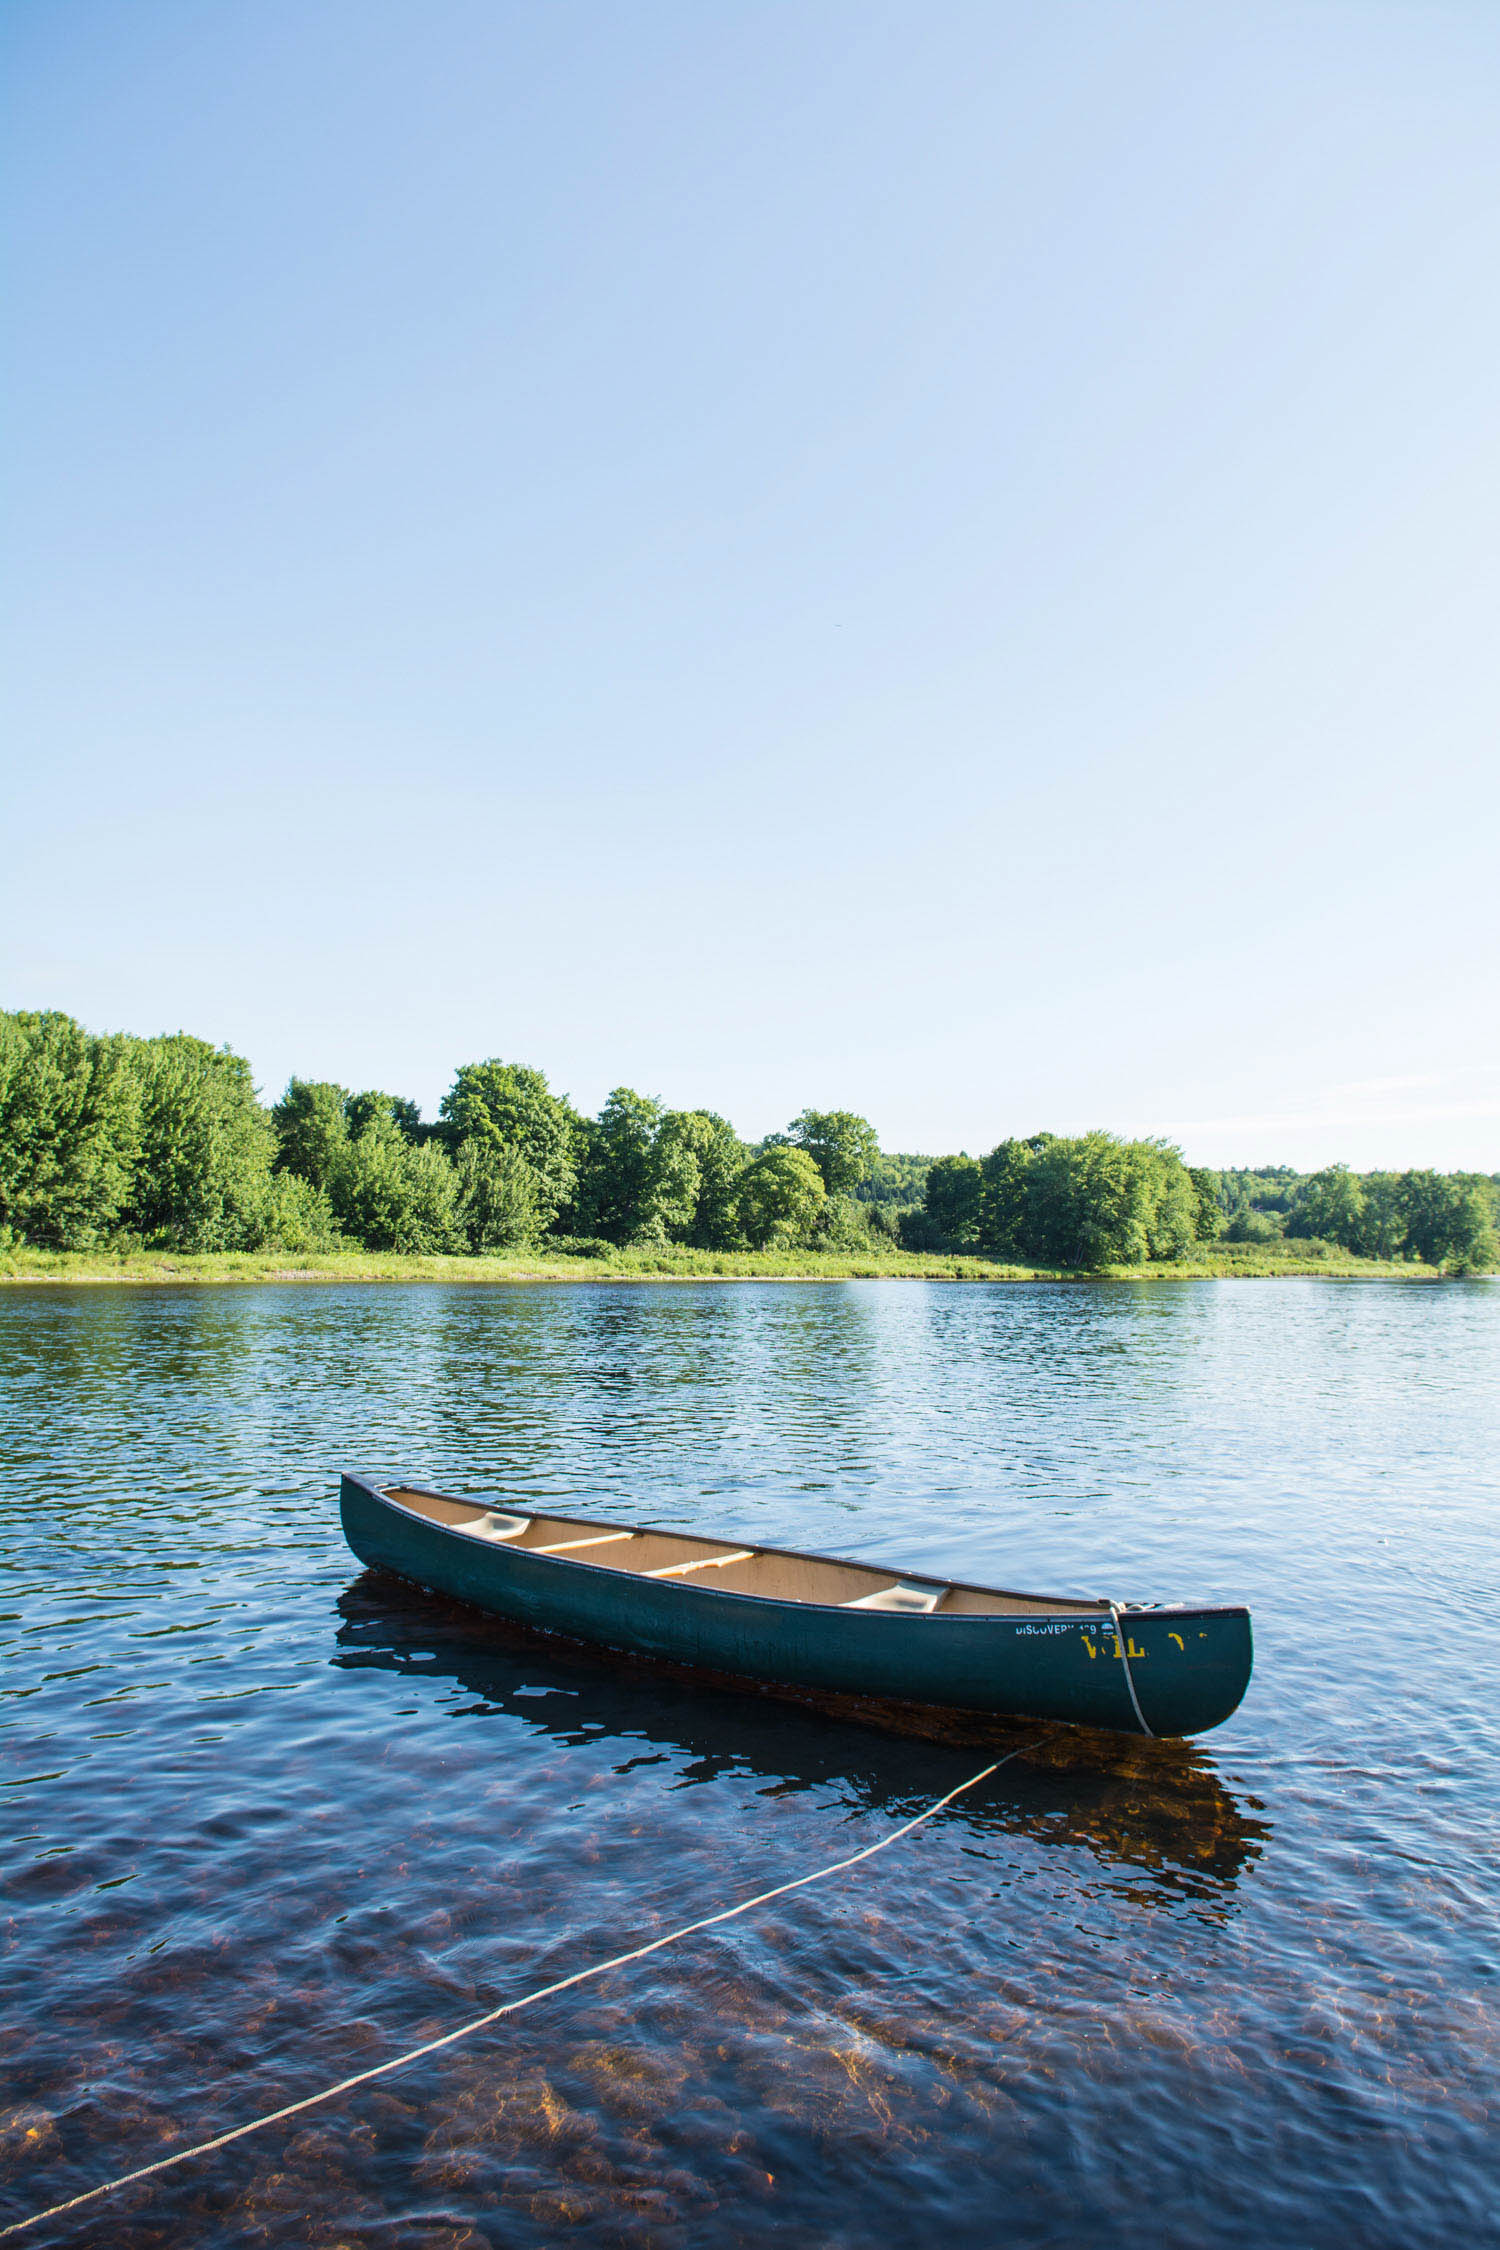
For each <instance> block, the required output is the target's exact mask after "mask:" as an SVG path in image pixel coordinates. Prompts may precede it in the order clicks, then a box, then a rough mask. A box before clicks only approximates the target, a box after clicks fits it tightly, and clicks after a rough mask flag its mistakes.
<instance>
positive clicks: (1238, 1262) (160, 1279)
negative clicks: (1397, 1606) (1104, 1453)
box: [0, 1242, 1439, 1284]
mask: <svg viewBox="0 0 1500 2250" xmlns="http://www.w3.org/2000/svg"><path fill="white" fill-rule="evenodd" d="M1319 1248H1320V1250H1321V1251H1322V1254H1321V1255H1309V1254H1308V1252H1309V1246H1308V1245H1305V1244H1299V1243H1296V1242H1277V1243H1215V1244H1213V1245H1212V1246H1211V1247H1209V1246H1205V1251H1204V1254H1203V1255H1202V1256H1201V1257H1195V1258H1192V1259H1185V1260H1183V1261H1182V1262H1181V1263H1180V1264H1177V1265H1154V1266H1116V1267H1111V1268H1109V1269H1108V1271H1107V1272H1105V1273H1103V1274H1079V1273H1071V1272H1066V1271H1059V1270H1057V1269H1052V1268H1047V1267H1040V1266H1003V1265H996V1264H994V1263H992V1262H991V1261H990V1260H989V1259H986V1258H966V1257H952V1256H948V1257H937V1256H928V1255H922V1254H919V1253H915V1252H912V1251H904V1250H889V1251H872V1252H866V1253H861V1254H860V1255H858V1256H854V1257H840V1256H826V1255H820V1254H816V1253H814V1252H812V1251H808V1250H785V1251H782V1250H731V1251H718V1250H686V1249H680V1248H671V1249H665V1250H640V1249H625V1250H611V1251H610V1252H609V1253H608V1254H607V1255H606V1256H603V1257H584V1258H580V1257H563V1256H558V1255H556V1254H550V1255H549V1254H548V1252H547V1251H546V1249H545V1248H539V1249H536V1250H532V1251H506V1252H500V1253H496V1254H494V1255H492V1256H489V1257H483V1258H439V1257H433V1258H407V1257H400V1256H396V1255H394V1254H382V1253H378V1252H373V1251H368V1250H340V1251H335V1252H332V1253H326V1254H324V1255H322V1256H311V1255H310V1256H305V1257H304V1256H301V1255H298V1254H295V1253H289V1252H287V1251H254V1252H250V1251H226V1252H221V1253H216V1254H209V1255H206V1256H202V1257H193V1256H188V1255H186V1254H184V1253H182V1252H173V1251H154V1250H132V1251H127V1252H121V1253H119V1254H118V1255H116V1254H111V1253H110V1252H108V1251H103V1250H99V1251H81V1250H79V1251H51V1250H30V1249H24V1248H14V1249H10V1250H7V1251H4V1252H0V1282H88V1283H106V1282H135V1283H155V1284H161V1283H167V1284H193V1283H203V1282H329V1281H340V1282H354V1281H360V1282H364V1281H386V1282H412V1281H441V1282H462V1283H465V1284H473V1283H475V1282H569V1281H574V1282H577V1281H584V1282H600V1281H621V1282H625V1281H872V1280H879V1279H890V1280H914V1281H1074V1282H1079V1281H1098V1280H1113V1281H1122V1280H1124V1281H1187V1280H1203V1279H1208V1278H1214V1277H1221V1278H1223V1277H1241V1278H1246V1279H1258V1280H1269V1279H1275V1278H1278V1277H1286V1276H1291V1275H1314V1276H1316V1277H1317V1278H1318V1279H1320V1280H1331V1281H1337V1280H1346V1281H1347V1280H1358V1279H1364V1280H1381V1281H1435V1280H1437V1279H1438V1278H1439V1275H1438V1273H1437V1271H1436V1269H1435V1268H1433V1267H1432V1266H1423V1265H1414V1264H1411V1263H1409V1262H1402V1263H1399V1264H1383V1263H1381V1262H1380V1261H1378V1260H1376V1259H1371V1258H1355V1257H1351V1256H1348V1255H1346V1254H1345V1253H1344V1252H1342V1251H1333V1252H1330V1251H1328V1250H1327V1249H1326V1247H1324V1246H1319Z"/></svg>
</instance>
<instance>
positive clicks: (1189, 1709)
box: [340, 1471, 1252, 1735]
mask: <svg viewBox="0 0 1500 2250" xmlns="http://www.w3.org/2000/svg"><path fill="white" fill-rule="evenodd" d="M340 1506H341V1510H342V1514H343V1523H344V1536H345V1538H346V1539H347V1540H348V1542H349V1545H350V1546H351V1547H352V1548H353V1550H354V1552H355V1554H356V1555H357V1556H358V1557H359V1559H360V1561H361V1562H362V1563H365V1564H367V1565H368V1566H369V1567H370V1568H371V1569H374V1570H386V1571H391V1572H393V1573H394V1574H395V1575H396V1576H397V1577H399V1578H406V1579H410V1580H412V1581H413V1582H414V1583H415V1584H416V1585H419V1586H425V1587H429V1588H431V1589H432V1590H433V1591H434V1592H436V1593H440V1594H449V1595H451V1596H453V1598H454V1599H455V1600H458V1601H463V1602H470V1603H472V1604H474V1606H475V1607H477V1608H479V1609H484V1610H489V1611H490V1612H492V1614H494V1615H495V1616H497V1617H506V1618H510V1619H513V1620H515V1621H516V1622H517V1623H519V1624H522V1625H529V1626H533V1627H536V1628H539V1629H540V1630H542V1631H544V1632H551V1633H565V1634H568V1635H570V1636H571V1637H572V1638H573V1639H575V1640H580V1641H593V1642H597V1643H600V1644H602V1645H603V1646H605V1647H607V1648H616V1649H623V1650H628V1651H629V1652H631V1653H632V1654H635V1655H642V1656H654V1657H666V1658H669V1659H671V1660H672V1661H673V1662H675V1663H678V1664H689V1665H695V1666H698V1667H701V1668H703V1669H705V1670H708V1671H712V1672H716V1673H728V1674H731V1675H737V1676H739V1677H741V1678H743V1679H746V1680H753V1681H758V1682H774V1683H776V1684H778V1685H781V1686H786V1687H794V1688H807V1689H822V1690H825V1691H832V1692H834V1693H836V1694H840V1695H865V1696H879V1697H886V1698H894V1699H896V1700H898V1701H901V1702H907V1703H927V1704H946V1705H950V1706H953V1707H955V1708H957V1709H960V1710H968V1711H984V1712H992V1713H1003V1714H1006V1715H1008V1716H1013V1717H1016V1718H1026V1719H1058V1720H1063V1721H1066V1722H1068V1723H1070V1724H1072V1725H1075V1726H1087V1727H1106V1728H1112V1729H1115V1730H1116V1731H1120V1732H1124V1733H1129V1734H1152V1735H1187V1734H1201V1733H1203V1732H1204V1731H1205V1730H1206V1729H1207V1728H1209V1727H1216V1726H1218V1725H1220V1724H1221V1723H1222V1721H1223V1720H1225V1719H1227V1718H1228V1717H1229V1715H1230V1713H1231V1712H1232V1711H1234V1710H1235V1709H1236V1708H1237V1706H1238V1704H1239V1702H1240V1699H1241V1697H1242V1696H1243V1695H1244V1692H1245V1689H1246V1687H1247V1686H1248V1684H1249V1680H1250V1667H1251V1662H1252V1647H1251V1639H1250V1613H1249V1611H1248V1610H1246V1609H1239V1608H1209V1607H1203V1606H1196V1605H1180V1606H1172V1605H1164V1604H1156V1603H1152V1604H1142V1603H1134V1602H1130V1603H1127V1602H1117V1603H1115V1602H1111V1601H1110V1600H1109V1599H1108V1598H1107V1597H1094V1596H1085V1597H1081V1598H1080V1597H1073V1596H1069V1595H1066V1594H1022V1593H1016V1592H1013V1591H1011V1590H1009V1589H1007V1588H1003V1587H998V1586H972V1585H968V1584H966V1583H965V1582H964V1581H963V1580H961V1579H954V1578H935V1577H931V1576H929V1575H927V1574H926V1573H923V1572H896V1571H893V1570H890V1569H887V1568H885V1567H884V1566H882V1565H880V1564H875V1563H859V1562H846V1561H843V1560H841V1559H840V1558H838V1557H837V1556H832V1555H811V1554H802V1553H799V1552H796V1551H794V1550H792V1549H789V1548H783V1547H766V1546H761V1545H758V1544H757V1545H755V1546H744V1545H740V1544H738V1543H736V1542H735V1541H732V1540H728V1539H708V1538H702V1537H700V1536H698V1535H697V1534H696V1533H690V1532H680V1531H664V1530H661V1529H658V1528H657V1527H656V1526H654V1525H650V1524H625V1523H618V1522H609V1521H606V1520H604V1519H603V1518H596V1517H583V1516H572V1515H566V1516H563V1515H557V1514H554V1513H553V1512H551V1511H550V1510H549V1511H547V1512H545V1513H532V1512H530V1511H528V1510H523V1509H511V1508H496V1507H493V1506H492V1505H491V1504H490V1503H489V1502H488V1501H486V1500H465V1499H458V1498H454V1497H452V1496H450V1495H448V1494H445V1493H441V1492H431V1491H428V1490H426V1489H425V1488H424V1487H422V1486H419V1485H413V1484H389V1485H384V1484H380V1483H377V1482H376V1481H375V1480H374V1479H373V1478H370V1477H367V1476H364V1475H362V1474H356V1473H354V1472H352V1471H346V1472H345V1473H344V1476H343V1478H342V1481H341V1488H340Z"/></svg>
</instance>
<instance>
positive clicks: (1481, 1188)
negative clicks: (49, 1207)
mask: <svg viewBox="0 0 1500 2250" xmlns="http://www.w3.org/2000/svg"><path fill="white" fill-rule="evenodd" d="M1401 1189H1402V1199H1403V1202H1404V1204H1405V1209H1406V1248H1407V1249H1408V1250H1409V1251H1410V1252H1411V1253H1412V1254H1413V1255H1414V1256H1415V1257H1418V1258H1420V1259H1421V1260H1422V1261H1423V1263H1424V1264H1426V1265H1430V1266H1446V1267H1447V1268H1449V1269H1450V1270H1451V1271H1453V1272H1455V1273H1479V1272H1482V1271H1483V1270H1484V1269H1485V1267H1487V1266H1489V1265H1492V1264H1493V1263H1494V1258H1495V1235H1494V1209H1493V1204H1492V1202H1491V1197H1490V1192H1489V1183H1488V1181H1486V1180H1483V1179H1480V1178H1476V1177H1468V1178H1466V1177H1465V1176H1464V1175H1463V1174H1462V1173H1459V1172H1450V1173H1447V1174H1444V1173H1440V1172H1426V1171H1422V1172H1405V1173H1403V1174H1402V1177H1401Z"/></svg>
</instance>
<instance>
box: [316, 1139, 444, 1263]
mask: <svg viewBox="0 0 1500 2250" xmlns="http://www.w3.org/2000/svg"><path fill="white" fill-rule="evenodd" d="M329 1192H330V1197H331V1200H332V1203H333V1209H334V1215H335V1217H336V1218H337V1219H338V1222H339V1224H340V1226H341V1227H342V1228H343V1229H344V1231H345V1232H346V1233H347V1234H352V1235H353V1236H354V1238H355V1240H356V1241H358V1242H361V1243H363V1245H364V1247H365V1248H366V1249H367V1250H398V1251H402V1252H405V1253H406V1254H407V1255H408V1256H423V1255H431V1254H432V1253H435V1252H438V1251H444V1250H457V1249H460V1248H462V1247H463V1244H464V1237H463V1233H462V1231H461V1228H460V1225H459V1212H458V1199H459V1175H458V1173H457V1172H456V1171H455V1170H454V1167H453V1165H452V1163H451V1162H450V1161H449V1159H448V1157H447V1156H446V1155H445V1154H444V1153H443V1151H442V1149H441V1148H439V1147H438V1145H437V1143H436V1142H435V1141H424V1142H422V1143H421V1144H420V1145H419V1146H413V1144H412V1143H411V1142H410V1141H409V1140H408V1139H407V1138H406V1136H405V1134H404V1133H403V1132H402V1131H401V1129H400V1127H399V1126H398V1125H397V1123H396V1121H395V1119H394V1118H393V1117H390V1116H388V1115H378V1116H375V1117H372V1118H371V1120H370V1122H369V1123H368V1124H367V1125H366V1127H365V1129H364V1131H363V1132H362V1133H361V1134H360V1135H359V1136H358V1138H357V1139H354V1140H350V1141H347V1142H346V1143H345V1145H344V1147H343V1149H342V1150H341V1151H340V1153H339V1156H338V1159H337V1161H336V1163H335V1165H334V1168H333V1174H332V1177H331V1179H330V1181H329Z"/></svg>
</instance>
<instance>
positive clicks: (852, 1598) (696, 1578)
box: [387, 1485, 1109, 1617]
mask: <svg viewBox="0 0 1500 2250" xmlns="http://www.w3.org/2000/svg"><path fill="white" fill-rule="evenodd" d="M387 1498H388V1499H391V1500H394V1501H396V1502H397V1503H398V1504H399V1505H400V1506H401V1507H403V1508H409V1509H410V1510H411V1511H412V1513H413V1514H414V1515H419V1516H426V1517H427V1518H428V1519H429V1521H431V1522H433V1523H442V1524H447V1525H448V1526H450V1528H451V1529H453V1530H454V1531H462V1532H465V1533H467V1535H468V1536H469V1537H470V1538H471V1539H483V1540H486V1541H488V1542H489V1543H490V1544H492V1545H498V1546H506V1547H520V1548H524V1549H525V1550H527V1551H528V1552H529V1553H531V1554H543V1555H556V1556H558V1557H559V1558H560V1559H561V1560H564V1561H569V1562H580V1563H592V1564H593V1565H594V1566H595V1567H596V1568H598V1569H604V1570H617V1571H619V1572H620V1573H621V1574H622V1575H624V1574H629V1575H630V1576H632V1577H642V1578H657V1579H660V1580H662V1581H664V1582H665V1583H666V1584H668V1585H671V1584H674V1583H676V1584H687V1585H693V1584H699V1585H711V1586H715V1587H718V1588H720V1589H722V1591H723V1592H725V1593H729V1594H760V1595H763V1596H764V1597H765V1598H766V1599H767V1600H769V1601H779V1602H814V1603H817V1604H818V1605H819V1606H820V1607H823V1608H829V1609H834V1608H837V1609H883V1610H897V1611H904V1612H906V1613H908V1614H911V1613H918V1614H921V1613H926V1614H928V1615H930V1614H932V1613H933V1612H934V1611H939V1610H940V1611H941V1612H942V1614H943V1615H944V1616H945V1617H955V1616H957V1617H976V1616H987V1617H994V1616H1011V1617H1014V1616H1034V1617H1097V1616H1099V1614H1100V1613H1101V1612H1102V1611H1106V1610H1107V1609H1108V1606H1109V1605H1108V1604H1107V1603H1106V1602H1102V1601H1069V1600H1067V1599H1066V1597H1062V1598H1059V1599H1055V1600H1054V1599H1050V1598H1049V1597H1047V1596H1045V1595H1033V1594H1007V1593H1000V1592H994V1593H992V1592H990V1591H989V1590H988V1589H987V1588H984V1587H977V1586H953V1585H948V1584H946V1583H945V1582H944V1581H943V1580H942V1579H940V1578H910V1577H905V1578H897V1577H895V1576H894V1575H893V1574H892V1573H891V1572H890V1571H888V1570H882V1569H880V1568H879V1566H878V1565H874V1564H866V1563H845V1562H820V1561H819V1560H818V1559H817V1557H816V1556H813V1555H791V1554H784V1553H781V1552H779V1551H778V1550H776V1549H774V1548H772V1549H770V1550H766V1549H763V1548H755V1547H735V1546H732V1545H730V1543H729V1542H728V1541H727V1540H723V1539H694V1538H692V1537H690V1536H689V1535H687V1534H686V1533H682V1532H675V1531H631V1530H628V1529H626V1528H625V1527H624V1526H622V1525H619V1524H610V1523H592V1524H591V1523H586V1522H582V1521H580V1520H579V1518H578V1517H576V1516H532V1515H526V1514H523V1513H520V1512H516V1513H511V1512H510V1511H509V1510H505V1509H495V1508H491V1507H489V1506H488V1505H487V1504H486V1503H485V1502H483V1501H476V1500H448V1499H445V1498H443V1497H441V1496H440V1495H439V1494H437V1493H435V1492H413V1491H410V1490H408V1489H406V1488H405V1487H402V1486H399V1485H398V1486H392V1487H390V1488H389V1489H388V1492H387Z"/></svg>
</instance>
